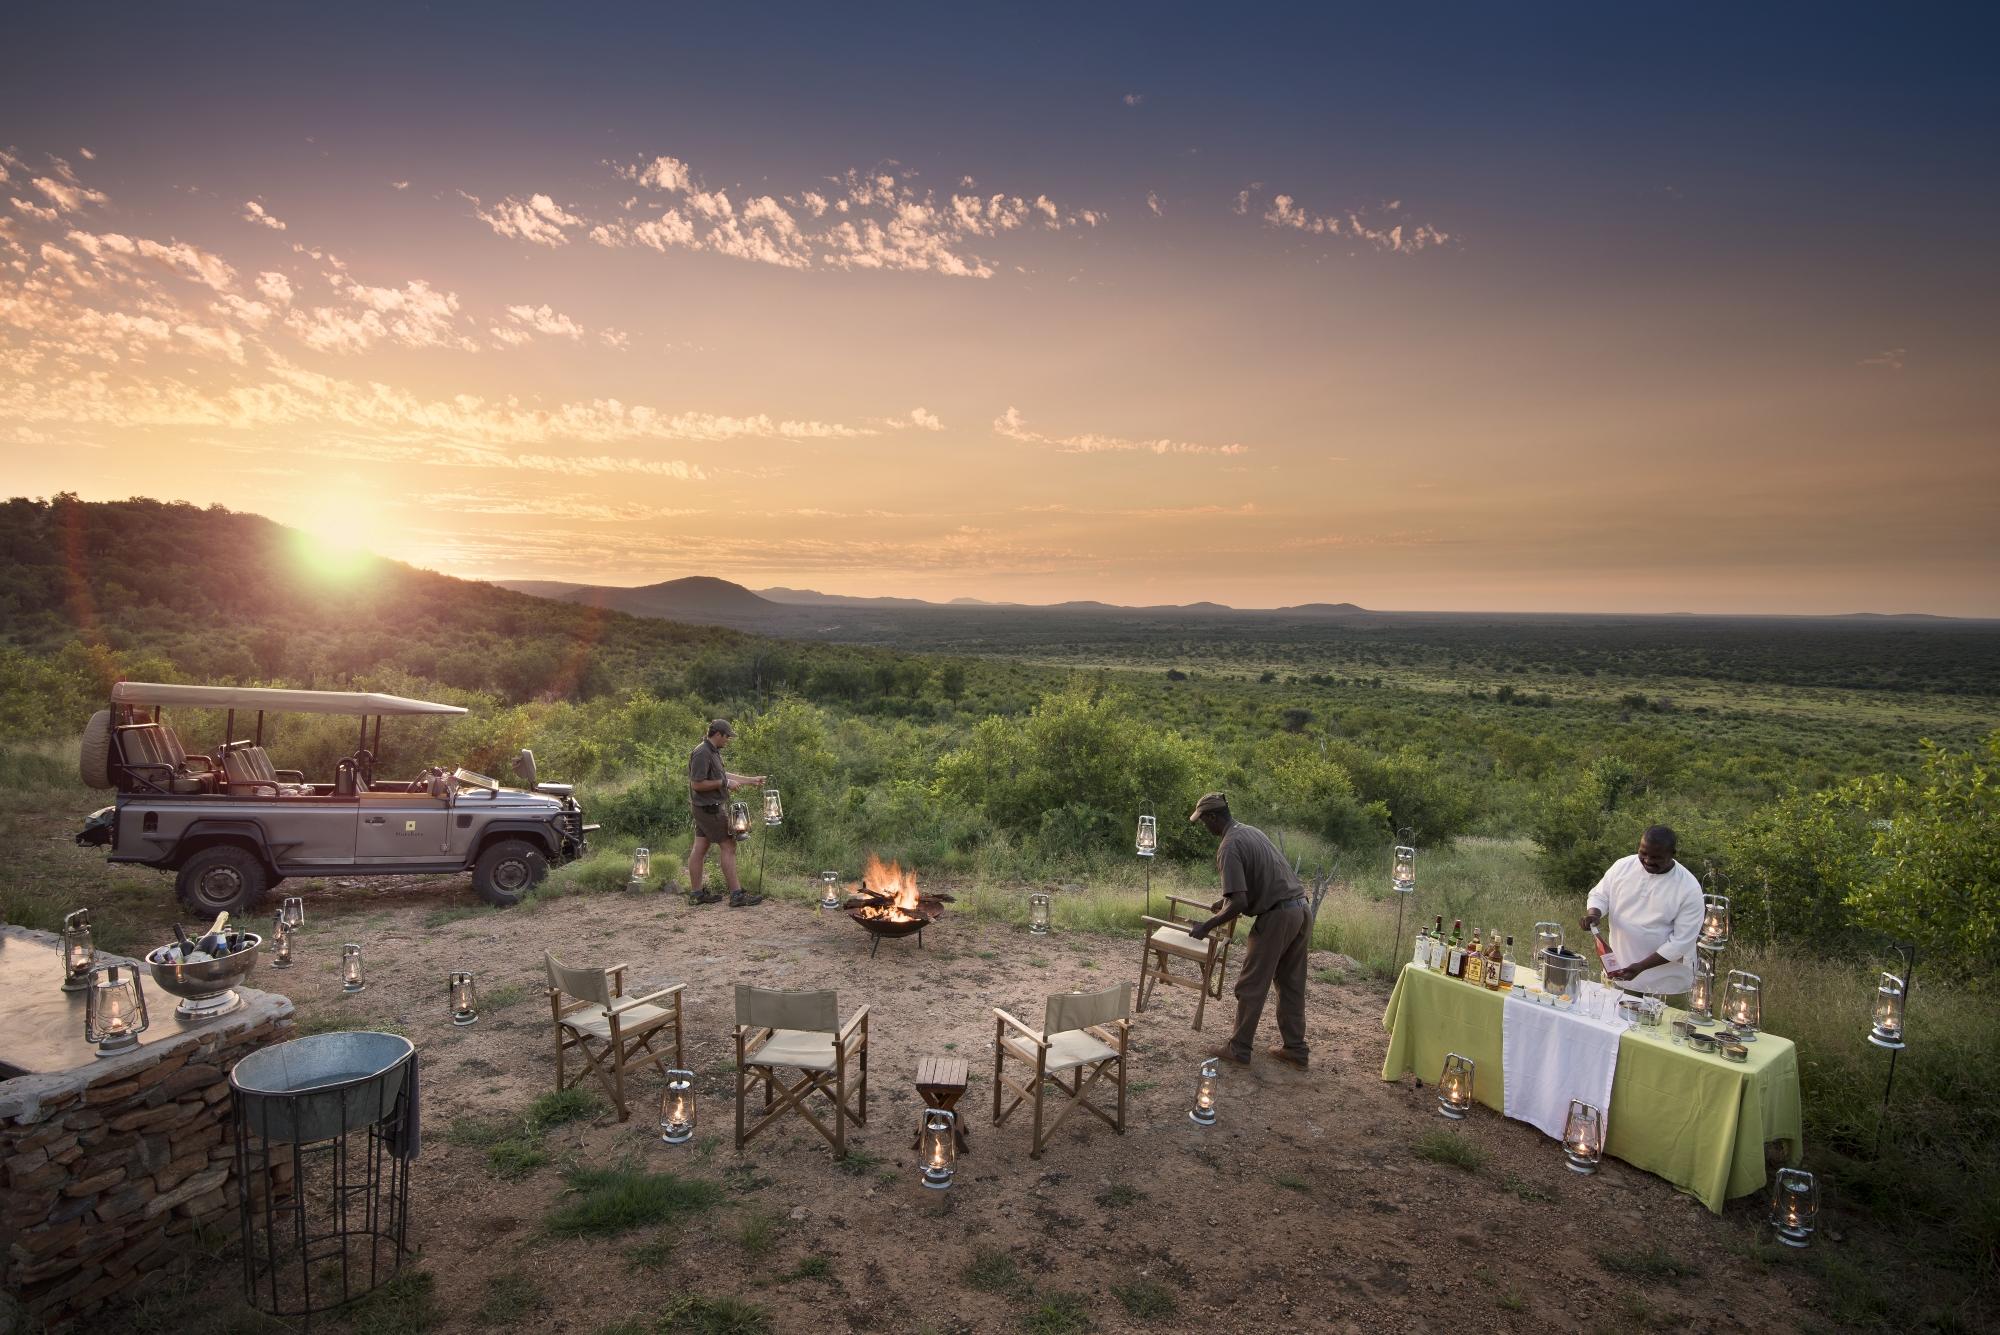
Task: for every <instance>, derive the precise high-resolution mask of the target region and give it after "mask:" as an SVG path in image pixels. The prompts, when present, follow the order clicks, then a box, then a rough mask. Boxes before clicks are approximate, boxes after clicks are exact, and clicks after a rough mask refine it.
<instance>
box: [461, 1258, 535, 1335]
mask: <svg viewBox="0 0 2000 1335" xmlns="http://www.w3.org/2000/svg"><path fill="white" fill-rule="evenodd" d="M541 1304H542V1286H541V1285H540V1284H537V1283H536V1282H535V1280H534V1278H533V1276H530V1275H525V1274H522V1273H521V1272H520V1271H518V1270H510V1271H505V1272H503V1273H501V1274H498V1275H495V1276H493V1277H492V1278H491V1279H489V1280H487V1281H486V1301H484V1302H482V1303H481V1304H480V1305H479V1310H478V1311H477V1312H475V1313H474V1315H475V1316H477V1317H478V1318H479V1320H480V1322H481V1323H482V1324H484V1325H488V1326H512V1325H516V1324H518V1323H519V1322H520V1321H521V1319H522V1318H523V1317H526V1316H527V1315H528V1314H529V1313H531V1312H533V1311H534V1310H535V1309H536V1308H537V1307H540V1306H541Z"/></svg>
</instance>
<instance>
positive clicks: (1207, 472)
mask: <svg viewBox="0 0 2000 1335" xmlns="http://www.w3.org/2000/svg"><path fill="white" fill-rule="evenodd" d="M732 12H740V13H741V14H742V15H743V16H744V17H742V18H733V17H731V15H732ZM1959 12H1960V14H1961V15H1963V14H1966V13H1970V12H1972V11H1969V10H1963V11H1959ZM9 13H10V18H9V22H8V24H7V28H8V41H7V46H8V47H9V48H10V50H9V56H8V59H7V61H6V68H7V71H8V72H7V75H6V77H5V78H4V79H0V150H4V154H0V458H4V460H5V465H6V467H5V472H6V492H7V494H27V495H49V494H53V493H55V492H58V491H74V492H77V493H79V494H81V495H82V496H84V497H85V498H86V499H92V500H104V499H114V498H121V497H124V496H128V495H134V494H139V495H152V496H159V497H165V498H176V499H185V500H190V501H194V502H197V503H200V504H209V503H221V504H223V505H226V506H228V507H230V508H232V509H239V510H249V511H255V512H258V513H261V514H266V515H269V516H271V517H272V518H274V519H277V520H280V521H282V522H285V523H289V524H296V525H300V526H302V527H305V528H308V529H310V530H313V531H314V532H316V533H319V534H321V535H323V536H326V537H328V538H330V539H335V540H339V541H346V542H353V543H359V544H362V545H364V546H366V547H369V548H372V549H374V550H376V551H379V552H381V553H383V554H384V555H389V556H395V557H398V558H401V559H405V560H409V561H412V562H415V563H417V564H420V565H425V566H429V567H432V568H435V569H439V570H443V571H446V572H448V573H452V574H458V575H466V576H472V577H478V578H549V579H567V580H579V581H588V582H597V583H616V584H639V583H650V582H653V581H656V580H663V579H671V578H675V577H678V576H682V575H693V574H704V575H719V576H722V577H724V578H727V579H732V580H735V581H737V582H740V583H743V584H747V585H750V586H751V587H763V586H767V585H772V584H786V585H792V586H801V587H811V588H817V589H821V590H824V591H828V592H839V593H852V594H902V595H911V596H919V597H931V598H949V597H953V596H957V595H971V596H975V597H982V598H990V599H1007V600H1019V601H1035V602H1042V601H1055V600H1060V599H1067V598H1100V599H1105V600H1108V601H1118V602H1133V603H1142V602H1143V603H1150V602H1191V601H1194V600H1197V599H1213V600H1216V601H1219V602H1224V603H1229V604H1232V605H1236V606H1244V607H1250V606H1272V605H1279V604H1286V603H1298V602H1305V601H1316V600H1324V601H1343V600H1345V601H1353V602H1358V603H1361V604H1364V605H1366V606H1370V607H1379V608H1410V609H1416V608H1457V609H1518V610H1559V611H1562V610H1570V611H1584V610H1635V611H1721V612H1750V611H1772V612H1849V611H1859V610H1877V611H1929V612H1939V613H1951V614H1959V615H1976V616H1996V615H2000V555H1996V551H2000V543H1996V539H1995V536H1994V534H1995V531H1996V523H1995V519H1994V511H1995V503H1996V500H2000V357H1996V352H2000V327H1997V326H1996V320H1995V314H1996V311H2000V259H1996V254H2000V251H1996V236H2000V171H1996V164H2000V151H1997V150H2000V79H1996V78H1995V77H1994V76H1993V73H1992V70H1991V65H1990V60H1991V56H1990V50H1991V48H1990V45H1989V44H1988V43H1987V42H1986V41H1985V40H1984V39H1983V38H1982V37H1981V36H1980V35H1979V34H1977V33H1973V32H1970V31H1968V30H1965V29H1964V28H1962V27H1949V28H1948V27H1946V26H1941V25H1940V23H1939V22H1938V21H1937V20H1936V19H1935V18H1934V17H1924V16H1923V15H1922V14H1921V13H1920V12H1919V11H1915V10H1910V9H1899V8H1897V7H1887V6H1884V7H1873V8H1869V9H1866V10H1854V11H1842V10H1838V9H1835V8H1832V7H1825V6H1814V7H1811V8H1800V9H1797V10H1792V11H1781V10H1779V9H1777V8H1771V7H1762V6H1757V7H1715V8H1703V7H1674V8H1671V9H1661V10H1647V11H1644V15H1643V17H1639V15H1640V13H1641V11H1639V10H1637V9H1635V8H1632V7H1628V6H1607V5H1602V4H1594V5H1588V6H1579V7H1574V8H1556V7H1533V8H1528V7H1512V6H1492V5H1479V6H1472V7H1466V8H1455V7H1451V6H1441V5H1435V4H1433V5H1422V6H1370V7H1368V8H1366V9H1361V8H1354V9H1351V10H1346V11H1345V12H1341V11H1336V10H1334V9H1332V8H1331V7H1329V8H1327V9H1324V10H1322V9H1319V8H1315V9H1313V10H1311V11H1309V12H1307V13H1291V12H1284V11H1277V10H1265V11H1249V12H1245V11H1243V10H1242V8H1241V7H1238V6H1203V7H1193V8H1179V7H1161V6H1151V5H1148V6H1134V7H1130V8H1118V9H1095V8H1093V9H1091V10H1090V11H1089V14H1090V17H1087V18H1086V17H1083V14H1084V13H1085V11H1084V10H1083V9H1082V8H1081V7H1078V6H1074V5H1071V6H1060V7H1047V8H1040V7H1022V6H1000V7H987V8H978V9H973V8H968V7H914V6H913V7H907V8H898V9H894V10H888V9H872V10H870V11H869V13H872V14H873V17H869V16H867V15H865V14H864V13H863V12H862V8H861V7H847V6H828V5H815V6H810V7H799V8H792V9H786V8H783V7H777V6H769V5H762V6H755V7H751V8H748V9H741V10H740V11H739V10H738V9H737V7H731V6H711V7H704V8H703V9H701V10H700V11H698V12H697V11H693V10H690V11H688V12H679V11H677V10H676V9H673V8H670V7H665V6H653V5H629V6H620V5H582V6H567V7H556V6H543V5H534V6H528V5H478V6H472V5H463V6H460V5H434V6H429V7H426V8H425V9H424V10H423V11H422V12H416V11H415V10H413V9H412V8H411V7H407V6H404V5H384V6H375V5H361V4H349V5H342V6H330V7H325V8H322V9H314V10H304V9H299V8H295V7H291V6H283V5H276V6H273V5H254V6H253V5H203V6H197V7H183V6H148V7H140V6H130V7H124V8H122V9H112V8H104V7H97V6H80V5H73V4H71V5H61V6H57V5H28V6H14V7H11V8H10V11H9ZM114 15H117V17H114ZM1986 35H1987V36H1991V33H1990V32H1989V33H1987V34H1986Z"/></svg>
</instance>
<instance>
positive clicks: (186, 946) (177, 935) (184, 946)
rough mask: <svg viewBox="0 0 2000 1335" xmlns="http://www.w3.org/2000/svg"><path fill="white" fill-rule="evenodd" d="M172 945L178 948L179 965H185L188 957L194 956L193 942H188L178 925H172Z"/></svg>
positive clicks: (186, 936)
mask: <svg viewBox="0 0 2000 1335" xmlns="http://www.w3.org/2000/svg"><path fill="white" fill-rule="evenodd" d="M174 944H175V945H176V946H178V947H179V948H180V952H181V953H180V961H181V963H183V964H186V963H187V958H188V956H190V955H192V954H194V942H192V941H190V940H188V934H187V933H186V932H185V931H184V930H182V928H181V925H180V924H179V923H175V924H174Z"/></svg>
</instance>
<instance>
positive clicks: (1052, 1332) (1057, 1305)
mask: <svg viewBox="0 0 2000 1335" xmlns="http://www.w3.org/2000/svg"><path fill="white" fill-rule="evenodd" d="M1090 1325H1091V1322H1090V1308H1089V1307H1088V1306H1087V1305H1085V1303H1084V1301H1083V1297H1082V1295H1081V1294H1075V1293H1050V1294H1045V1295H1043V1297H1042V1300H1041V1301H1040V1302H1039V1303H1037V1304H1035V1306H1034V1307H1033V1308H1032V1309H1031V1310H1030V1311H1029V1312H1028V1313H1027V1315H1025V1316H1023V1317H1022V1318H1021V1329H1022V1330H1025V1331H1028V1332H1030V1333H1031V1335H1080V1333H1081V1332H1083V1331H1086V1330H1089V1329H1090Z"/></svg>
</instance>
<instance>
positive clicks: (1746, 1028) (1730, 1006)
mask: <svg viewBox="0 0 2000 1335" xmlns="http://www.w3.org/2000/svg"><path fill="white" fill-rule="evenodd" d="M1722 1018H1723V1019H1724V1020H1725V1021H1727V1022H1728V1024H1729V1027H1730V1028H1732V1029H1734V1030H1735V1031H1736V1036H1737V1038H1738V1039H1740V1040H1741V1041H1743V1042H1745V1043H1755V1042H1756V1041H1757V1026H1759V1025H1761V1024H1762V1023H1764V980H1763V979H1762V978H1759V977H1758V976H1757V975H1756V974H1754V973H1746V972H1744V971H1743V970H1742V969H1731V970H1730V971H1729V985H1728V986H1727V987H1725V988H1724V989H1723V991H1722Z"/></svg>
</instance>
